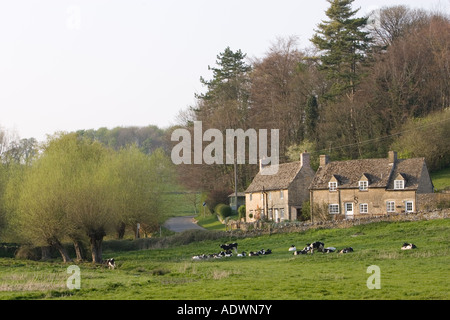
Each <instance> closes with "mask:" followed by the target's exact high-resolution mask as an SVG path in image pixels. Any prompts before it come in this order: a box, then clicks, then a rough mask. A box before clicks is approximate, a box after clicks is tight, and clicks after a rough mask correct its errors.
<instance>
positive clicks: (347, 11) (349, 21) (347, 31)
mask: <svg viewBox="0 0 450 320" xmlns="http://www.w3.org/2000/svg"><path fill="white" fill-rule="evenodd" d="M327 1H328V2H329V3H330V7H329V8H328V10H327V11H326V15H327V17H328V18H329V20H328V21H323V22H322V23H320V24H319V25H318V30H316V34H315V35H314V36H313V38H312V39H311V42H312V43H313V44H314V46H315V47H316V48H317V49H319V50H320V51H321V55H320V60H321V64H320V69H321V70H323V71H324V72H325V73H326V75H327V78H328V80H330V81H332V84H331V88H330V90H329V92H328V97H329V98H334V97H339V96H342V95H345V96H347V97H348V98H349V100H350V101H352V100H353V97H354V94H355V91H356V87H357V85H358V83H359V81H360V79H361V76H362V74H361V71H360V65H361V63H362V62H364V60H365V57H366V51H367V49H368V48H369V44H370V38H369V36H368V32H366V31H363V29H364V27H365V26H366V25H367V20H368V19H367V18H353V16H354V15H355V14H356V13H357V12H358V11H359V9H358V10H352V8H351V4H352V3H353V1H354V0H327Z"/></svg>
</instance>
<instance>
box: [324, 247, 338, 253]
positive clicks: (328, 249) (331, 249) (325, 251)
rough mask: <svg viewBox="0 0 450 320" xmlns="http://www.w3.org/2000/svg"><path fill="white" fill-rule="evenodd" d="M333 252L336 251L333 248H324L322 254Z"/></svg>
mask: <svg viewBox="0 0 450 320" xmlns="http://www.w3.org/2000/svg"><path fill="white" fill-rule="evenodd" d="M334 251H336V248H335V247H326V248H325V249H323V253H330V252H334Z"/></svg>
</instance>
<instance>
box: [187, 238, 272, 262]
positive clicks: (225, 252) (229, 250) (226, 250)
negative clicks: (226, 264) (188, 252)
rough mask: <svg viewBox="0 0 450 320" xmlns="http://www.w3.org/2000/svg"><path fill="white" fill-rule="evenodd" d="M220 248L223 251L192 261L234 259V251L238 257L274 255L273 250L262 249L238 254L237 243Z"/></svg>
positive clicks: (197, 256)
mask: <svg viewBox="0 0 450 320" xmlns="http://www.w3.org/2000/svg"><path fill="white" fill-rule="evenodd" d="M219 247H220V248H221V249H222V251H220V252H217V253H210V254H200V255H195V256H193V257H192V260H205V259H220V258H226V257H232V256H233V251H234V253H235V254H236V256H237V257H247V256H248V257H255V256H264V255H268V254H271V253H272V250H271V249H267V250H266V249H261V250H259V251H249V252H248V253H247V252H245V251H242V252H241V253H238V250H237V247H238V244H237V243H236V242H234V243H226V244H221V245H220V246H219Z"/></svg>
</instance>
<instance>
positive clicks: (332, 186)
mask: <svg viewBox="0 0 450 320" xmlns="http://www.w3.org/2000/svg"><path fill="white" fill-rule="evenodd" d="M328 190H329V191H337V182H336V181H330V182H328Z"/></svg>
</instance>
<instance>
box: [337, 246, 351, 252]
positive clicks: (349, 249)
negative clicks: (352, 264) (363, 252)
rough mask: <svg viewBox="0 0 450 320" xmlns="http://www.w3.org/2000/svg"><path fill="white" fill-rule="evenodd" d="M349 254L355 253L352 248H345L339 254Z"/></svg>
mask: <svg viewBox="0 0 450 320" xmlns="http://www.w3.org/2000/svg"><path fill="white" fill-rule="evenodd" d="M349 252H353V248H352V247H348V248H344V249H342V250H341V251H339V253H349Z"/></svg>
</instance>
